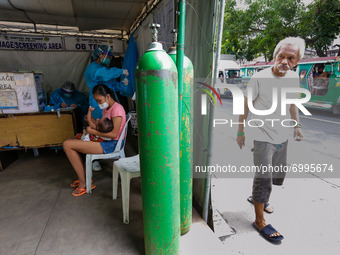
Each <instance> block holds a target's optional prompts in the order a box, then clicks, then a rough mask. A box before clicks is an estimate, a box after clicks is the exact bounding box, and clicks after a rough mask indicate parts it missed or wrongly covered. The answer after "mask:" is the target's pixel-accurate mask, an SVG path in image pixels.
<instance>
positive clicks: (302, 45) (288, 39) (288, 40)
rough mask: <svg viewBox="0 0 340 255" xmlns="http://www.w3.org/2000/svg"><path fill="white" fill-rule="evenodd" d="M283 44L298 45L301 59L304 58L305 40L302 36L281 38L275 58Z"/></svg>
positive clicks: (275, 51) (276, 48)
mask: <svg viewBox="0 0 340 255" xmlns="http://www.w3.org/2000/svg"><path fill="white" fill-rule="evenodd" d="M282 45H293V46H297V48H298V49H299V59H302V58H303V55H304V54H305V47H306V44H305V40H303V39H302V38H300V37H286V38H285V39H283V40H281V41H280V42H279V43H278V44H277V45H276V47H275V50H274V54H273V58H275V56H276V54H277V53H278V51H279V50H280V48H281V47H282Z"/></svg>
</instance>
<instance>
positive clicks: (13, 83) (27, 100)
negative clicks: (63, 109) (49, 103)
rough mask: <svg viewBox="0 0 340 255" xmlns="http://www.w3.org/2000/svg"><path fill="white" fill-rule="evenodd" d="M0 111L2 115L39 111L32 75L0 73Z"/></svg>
mask: <svg viewBox="0 0 340 255" xmlns="http://www.w3.org/2000/svg"><path fill="white" fill-rule="evenodd" d="M0 109H3V113H24V112H38V111H39V107H38V97H37V90H36V86H35V80H34V75H33V73H0Z"/></svg>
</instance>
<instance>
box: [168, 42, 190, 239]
mask: <svg viewBox="0 0 340 255" xmlns="http://www.w3.org/2000/svg"><path fill="white" fill-rule="evenodd" d="M168 54H169V56H170V57H171V58H172V60H173V61H174V62H175V63H176V48H175V47H171V48H170V50H169V51H168ZM193 79H194V67H193V65H192V62H191V61H190V59H189V58H188V57H186V56H184V59H183V89H182V95H183V97H182V101H183V103H182V109H179V112H180V113H181V115H182V116H180V118H181V120H182V121H181V133H180V194H181V195H180V203H181V234H182V235H184V234H186V233H187V232H188V231H189V230H190V227H191V222H192V169H193V114H192V111H193V99H192V95H193V87H194V84H193Z"/></svg>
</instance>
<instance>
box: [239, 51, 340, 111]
mask: <svg viewBox="0 0 340 255" xmlns="http://www.w3.org/2000/svg"><path fill="white" fill-rule="evenodd" d="M273 64H274V62H273V61H271V62H258V63H256V64H253V65H244V66H242V67H241V78H242V82H243V83H245V84H247V83H248V81H249V79H250V78H251V76H253V75H254V74H255V73H257V72H260V71H261V70H263V69H265V68H268V67H271V66H272V65H273ZM294 69H295V71H297V72H298V74H299V77H300V86H301V87H302V88H305V89H308V90H309V91H310V92H311V99H310V100H309V102H307V103H305V104H304V105H305V106H306V107H310V108H317V109H325V110H331V111H333V113H334V114H340V57H322V58H311V59H301V60H300V61H299V63H298V65H297V66H296V67H295V68H294ZM294 69H293V70H294ZM302 96H303V95H302Z"/></svg>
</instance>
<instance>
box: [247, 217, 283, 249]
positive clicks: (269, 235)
mask: <svg viewBox="0 0 340 255" xmlns="http://www.w3.org/2000/svg"><path fill="white" fill-rule="evenodd" d="M252 225H253V227H254V228H255V229H256V231H257V232H259V233H260V235H262V236H263V237H264V238H265V239H266V240H267V241H269V242H271V243H274V244H280V243H281V241H282V240H283V236H282V235H281V234H280V235H279V236H273V234H276V233H278V232H277V231H276V229H275V228H273V226H272V225H270V224H268V225H266V226H265V227H264V228H262V229H260V228H259V227H258V226H257V225H256V224H255V222H253V224H252Z"/></svg>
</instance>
